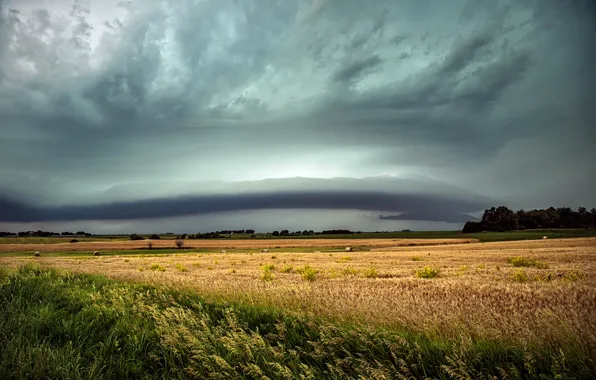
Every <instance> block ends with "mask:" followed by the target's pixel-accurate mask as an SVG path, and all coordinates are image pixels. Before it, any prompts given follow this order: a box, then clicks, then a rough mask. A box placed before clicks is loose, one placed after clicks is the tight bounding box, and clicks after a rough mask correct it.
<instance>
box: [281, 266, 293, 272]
mask: <svg viewBox="0 0 596 380" xmlns="http://www.w3.org/2000/svg"><path fill="white" fill-rule="evenodd" d="M292 270H293V268H292V266H290V265H286V266H284V267H283V268H281V273H292Z"/></svg>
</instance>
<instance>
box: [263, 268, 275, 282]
mask: <svg viewBox="0 0 596 380" xmlns="http://www.w3.org/2000/svg"><path fill="white" fill-rule="evenodd" d="M274 268H275V267H274V266H273V264H267V265H263V266H262V267H261V270H262V271H263V273H262V274H261V280H263V281H266V282H268V281H273V280H274V279H275V276H274V275H273V273H272V271H273V269H274Z"/></svg>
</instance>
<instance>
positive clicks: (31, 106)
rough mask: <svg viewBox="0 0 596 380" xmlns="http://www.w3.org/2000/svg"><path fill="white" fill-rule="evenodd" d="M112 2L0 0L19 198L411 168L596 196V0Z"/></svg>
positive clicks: (2, 102) (4, 90) (4, 144)
mask: <svg viewBox="0 0 596 380" xmlns="http://www.w3.org/2000/svg"><path fill="white" fill-rule="evenodd" d="M107 3H110V1H108V0H106V1H101V2H100V1H99V0H98V1H97V2H93V1H91V2H90V5H89V7H87V6H83V4H84V3H83V2H71V1H66V0H65V1H55V2H54V3H53V4H54V5H53V6H52V7H53V8H52V7H50V8H48V9H43V7H42V6H39V5H37V4H36V2H33V1H29V2H28V1H20V2H16V1H11V2H9V1H6V0H0V6H2V9H1V11H0V116H1V120H2V121H1V122H0V133H2V139H1V140H0V186H2V187H4V188H7V189H9V190H10V191H11V192H13V193H14V192H15V191H16V192H22V193H24V194H26V195H27V196H25V197H24V198H26V199H30V198H34V199H43V200H44V201H46V203H48V204H52V203H54V204H65V203H68V201H69V200H70V199H71V198H77V197H78V196H79V195H81V194H89V193H93V192H97V193H101V191H102V190H105V189H106V188H110V187H112V186H117V185H125V184H129V183H144V182H148V181H149V180H148V178H150V179H151V180H153V179H157V180H159V181H163V182H175V181H179V180H181V179H189V180H193V181H195V180H199V179H207V180H215V179H221V180H226V181H234V180H237V179H238V178H241V179H246V178H250V179H261V178H267V177H270V176H280V175H281V174H280V173H283V175H285V176H295V175H303V173H304V172H305V171H307V172H308V171H310V172H309V173H308V175H309V176H318V175H321V176H323V175H325V176H330V175H331V176H338V175H341V176H370V175H379V174H380V173H382V172H385V171H388V172H392V173H397V174H399V173H400V172H402V171H403V170H405V168H407V169H408V170H409V171H410V172H415V173H425V174H428V175H431V174H432V175H433V176H437V177H439V178H441V179H443V180H445V181H448V182H449V181H451V182H453V183H458V184H461V185H462V186H463V187H466V188H470V189H473V190H475V191H477V192H481V193H485V194H488V195H490V196H491V197H493V198H502V199H510V200H511V202H514V203H515V202H519V203H521V204H523V202H527V201H528V200H531V201H537V200H540V201H541V202H552V203H560V202H567V200H569V199H570V200H573V201H577V202H582V203H589V202H596V199H594V196H593V194H592V195H590V193H589V192H587V191H585V190H584V188H585V187H587V188H589V187H590V186H591V187H592V188H594V186H596V183H595V181H596V173H595V172H594V170H595V169H594V167H593V166H592V165H591V164H590V162H592V161H594V160H596V157H595V153H594V152H595V150H594V149H593V147H592V146H591V145H592V144H591V143H590V141H594V140H595V139H596V135H595V134H596V132H595V128H594V125H595V123H596V113H595V111H594V107H593V105H591V100H592V98H593V96H592V95H593V93H594V92H595V91H596V75H595V74H594V72H593V67H594V65H596V52H595V51H596V50H595V49H593V48H592V46H593V42H594V39H593V36H594V35H596V30H595V25H596V21H595V20H594V8H595V7H594V5H593V2H591V1H589V0H583V1H573V2H561V1H557V0H543V1H537V0H535V1H515V0H511V1H502V2H494V1H485V0H483V1H480V0H477V1H464V0H459V1H450V2H443V1H430V0H427V1H420V2H413V1H393V0H391V1H389V0H387V1H381V0H379V1H377V2H375V6H371V5H370V4H366V3H365V2H362V1H356V0H345V1H340V0H326V1H325V0H318V1H295V2H288V1H270V2H263V1H256V0H255V1H249V0H247V1H242V2H238V1H232V0H224V1H201V2H195V1H175V2H174V1H166V2H157V1H147V2H143V3H142V4H141V3H138V4H137V3H134V2H130V3H127V4H128V5H126V9H125V10H122V9H120V10H121V11H122V12H124V13H119V14H118V15H116V9H117V7H116V3H118V2H117V1H113V4H112V5H113V7H112V8H108V9H109V10H108V11H106V13H105V14H101V12H98V11H97V10H98V9H100V8H99V7H98V5H99V4H107ZM73 4H74V6H73ZM12 7H15V8H19V9H20V11H13V10H11V8H12ZM38 8H42V9H38ZM63 11H64V12H63ZM122 14H124V16H122ZM325 167H332V168H331V169H328V171H327V172H325V173H324V174H321V173H322V170H323V169H325ZM304 168H308V169H304ZM249 172H250V174H246V173H249ZM296 173H299V174H296ZM329 173H332V174H329ZM243 176H244V177H243ZM558 178H559V179H562V178H564V180H559V181H557V180H556V179H558ZM553 183H554V184H553ZM301 186H303V185H301ZM307 189H308V188H306V187H300V186H298V187H296V188H293V189H291V190H292V191H294V192H295V193H293V194H301V193H302V191H304V190H307ZM376 190H379V189H376ZM376 190H375V191H376ZM153 192H154V189H153V188H151V187H149V186H146V187H145V189H144V190H141V191H139V192H138V193H137V194H136V196H138V197H142V198H143V199H146V198H159V199H160V200H159V202H167V200H166V199H165V198H167V196H168V194H162V193H160V194H159V197H157V195H156V194H154V193H153ZM174 193H176V192H175V191H173V190H172V193H171V194H174ZM176 194H177V195H178V193H176ZM271 194H273V193H271ZM363 194H364V193H363ZM296 196H297V195H296ZM46 198H47V199H46ZM116 198H118V197H116ZM438 198H440V195H437V199H438ZM201 199H202V198H201ZM284 199H286V198H284ZM287 199H289V198H287ZM297 199H302V198H300V197H298V198H297ZM350 199H351V200H352V201H354V202H355V203H359V202H360V200H358V199H357V197H355V198H350ZM97 201H98V202H101V201H103V199H102V198H101V197H100V198H99V199H97ZM129 201H131V202H133V201H134V199H129ZM195 201H196V202H198V203H195ZM201 202H202V201H200V200H197V199H193V200H192V202H190V204H193V205H194V204H202V203H201ZM247 202H248V200H247ZM279 202H280V204H279V206H280V207H281V206H283V205H285V204H286V203H284V202H285V201H282V200H280V201H279ZM309 202H311V200H307V201H304V203H305V204H307V203H309ZM312 202H315V201H312ZM240 203H241V202H240ZM127 204H128V203H127ZM133 204H134V202H133V203H130V205H129V206H127V207H130V208H129V209H128V210H133V209H134V207H136V206H134V207H133ZM160 204H161V203H160ZM231 204H234V205H238V203H237V202H235V201H234V202H231ZM257 204H259V202H257ZM315 204H316V202H315ZM355 205H356V204H355ZM549 205H550V204H548V205H547V204H544V205H538V206H549ZM554 205H558V204H554ZM5 206H6V207H8V205H5ZM11 207H14V206H11ZM81 207H82V206H81ZM94 207H95V206H94ZM139 207H140V206H139ZM164 207H165V206H164ZM193 207H195V206H193ZM196 207H199V206H196ZM201 207H203V206H201ZM191 208H192V207H191ZM77 210H78V211H77ZM67 211H68V212H67V213H71V214H73V215H74V214H76V213H77V212H81V213H91V214H95V213H99V211H98V210H95V209H93V210H91V209H89V210H83V209H67ZM83 211H84V212H83ZM388 211H391V210H388ZM396 211H398V210H396ZM399 211H402V210H399ZM415 211H416V215H426V214H424V213H423V212H422V211H423V210H415ZM30 212H33V211H30ZM36 212H37V211H36ZM40 212H41V211H40ZM56 212H58V211H56ZM130 212H131V213H133V212H132V211H130ZM143 212H144V211H143ZM454 212H456V213H460V212H467V210H454ZM141 213H142V212H141ZM100 214H101V213H99V214H98V215H100ZM133 214H134V213H133ZM447 217H448V216H445V218H447Z"/></svg>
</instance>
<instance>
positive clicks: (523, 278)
mask: <svg viewBox="0 0 596 380" xmlns="http://www.w3.org/2000/svg"><path fill="white" fill-rule="evenodd" d="M513 281H515V282H519V283H524V282H528V275H527V274H526V271H525V270H523V269H518V270H516V271H515V272H514V273H513Z"/></svg>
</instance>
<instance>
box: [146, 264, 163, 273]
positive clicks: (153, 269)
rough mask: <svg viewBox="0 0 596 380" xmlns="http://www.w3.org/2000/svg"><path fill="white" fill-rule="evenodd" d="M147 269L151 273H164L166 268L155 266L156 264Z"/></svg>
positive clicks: (159, 265)
mask: <svg viewBox="0 0 596 380" xmlns="http://www.w3.org/2000/svg"><path fill="white" fill-rule="evenodd" d="M149 269H151V270H152V271H158V272H165V271H166V268H165V267H163V266H162V265H161V264H157V263H154V264H151V265H150V266H149Z"/></svg>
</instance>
